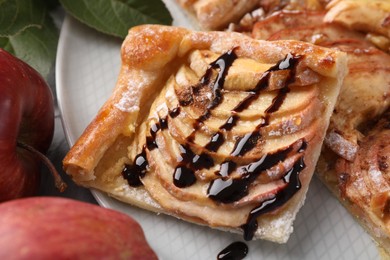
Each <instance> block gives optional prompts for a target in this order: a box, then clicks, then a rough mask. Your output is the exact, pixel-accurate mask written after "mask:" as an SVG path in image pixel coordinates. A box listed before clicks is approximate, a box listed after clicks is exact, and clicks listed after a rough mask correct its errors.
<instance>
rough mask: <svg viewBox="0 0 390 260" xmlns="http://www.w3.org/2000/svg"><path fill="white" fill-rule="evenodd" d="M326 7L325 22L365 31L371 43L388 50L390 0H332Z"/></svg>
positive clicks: (389, 48) (389, 42) (389, 41)
mask: <svg viewBox="0 0 390 260" xmlns="http://www.w3.org/2000/svg"><path fill="white" fill-rule="evenodd" d="M326 8H327V13H326V16H325V18H324V21H325V22H331V23H340V24H342V25H344V26H345V27H347V28H349V29H351V30H355V31H361V32H365V33H367V37H368V39H369V40H370V41H371V42H372V43H374V44H375V45H376V46H377V47H379V48H381V49H382V50H385V51H387V52H390V1H388V0H359V1H356V0H333V1H331V2H330V3H329V5H328V6H327V7H326Z"/></svg>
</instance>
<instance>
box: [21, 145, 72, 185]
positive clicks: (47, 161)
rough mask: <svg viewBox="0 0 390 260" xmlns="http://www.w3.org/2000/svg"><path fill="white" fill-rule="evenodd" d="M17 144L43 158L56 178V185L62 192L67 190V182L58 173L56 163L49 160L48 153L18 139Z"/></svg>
mask: <svg viewBox="0 0 390 260" xmlns="http://www.w3.org/2000/svg"><path fill="white" fill-rule="evenodd" d="M17 145H18V146H19V147H20V148H23V149H25V150H27V151H29V152H31V153H33V154H35V155H36V156H38V157H39V159H41V161H42V162H43V163H44V164H45V165H46V167H47V168H48V169H49V171H50V173H51V174H52V175H53V178H54V182H55V186H56V188H57V189H58V190H59V191H60V192H63V191H65V189H66V187H67V185H66V183H65V182H64V181H63V180H62V178H61V175H60V174H59V173H58V171H57V170H56V168H55V167H54V165H53V164H52V162H51V161H50V160H49V158H47V157H46V155H44V154H43V153H41V152H40V151H38V150H37V149H35V148H34V147H32V146H30V145H28V144H25V143H23V142H20V141H17Z"/></svg>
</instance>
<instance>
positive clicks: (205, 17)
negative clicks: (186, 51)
mask: <svg viewBox="0 0 390 260" xmlns="http://www.w3.org/2000/svg"><path fill="white" fill-rule="evenodd" d="M175 1H177V2H178V3H179V4H180V6H181V7H182V8H183V9H184V11H185V12H186V13H187V14H188V15H189V17H190V18H191V19H192V21H193V24H194V26H195V28H197V29H202V30H222V29H224V28H226V26H227V25H228V24H229V23H232V22H236V21H238V20H239V19H240V18H241V17H242V16H243V15H244V14H245V13H247V12H249V11H251V10H253V9H254V8H255V7H256V5H257V4H258V2H259V0H246V1H235V0H175Z"/></svg>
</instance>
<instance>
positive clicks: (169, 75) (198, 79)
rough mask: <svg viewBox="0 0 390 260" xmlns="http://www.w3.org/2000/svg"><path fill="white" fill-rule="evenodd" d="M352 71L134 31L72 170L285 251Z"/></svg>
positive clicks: (309, 53)
mask: <svg viewBox="0 0 390 260" xmlns="http://www.w3.org/2000/svg"><path fill="white" fill-rule="evenodd" d="M346 62H347V61H346V55H345V54H344V53H342V52H339V51H337V50H331V49H328V48H322V47H318V46H315V45H312V44H309V43H304V42H298V41H275V42H266V41H259V40H254V39H252V38H250V37H245V36H243V35H241V34H238V33H228V32H196V31H190V30H187V29H183V28H176V27H165V26H153V25H145V26H140V27H135V28H133V29H131V30H130V31H129V34H128V36H127V38H126V40H125V41H124V43H123V45H122V67H121V71H120V75H119V78H118V82H117V85H116V87H115V89H114V91H113V93H112V95H111V97H110V98H109V99H108V100H107V102H106V103H105V105H104V106H103V107H102V108H101V110H100V111H99V112H98V114H97V116H96V118H95V119H94V120H93V121H92V122H91V123H90V125H89V126H88V127H87V129H86V130H85V132H84V133H83V134H82V136H81V137H80V138H79V139H78V141H77V142H76V144H75V145H74V146H73V147H72V148H71V150H70V151H69V153H68V154H67V156H66V157H65V159H64V161H63V163H64V169H65V171H66V172H67V173H68V174H69V175H71V176H72V178H73V180H74V181H75V182H76V183H78V184H80V185H83V186H86V187H93V188H96V189H99V190H102V191H104V192H106V193H108V194H109V195H110V196H113V197H115V198H117V199H119V200H121V201H124V202H126V203H129V204H132V205H136V206H138V207H141V208H145V209H148V210H151V211H155V212H163V213H166V214H169V215H172V216H176V217H178V218H181V219H184V220H187V221H190V222H194V223H198V224H203V225H207V226H210V227H212V228H217V229H222V230H229V231H234V232H240V233H243V234H244V238H245V239H247V240H250V239H257V238H262V239H268V240H271V241H275V242H279V243H283V242H286V241H287V239H288V237H289V235H290V233H291V232H292V230H293V228H292V223H293V221H294V219H295V215H296V213H297V211H298V210H299V208H300V207H301V206H302V204H303V203H304V199H305V195H306V191H307V189H308V185H309V182H310V179H311V177H312V174H313V171H314V168H315V165H316V162H317V159H318V156H319V153H320V150H321V145H322V142H323V139H324V136H325V132H326V129H327V127H328V124H329V118H330V116H331V114H332V111H333V108H334V104H335V102H336V99H337V96H338V94H339V90H340V86H341V84H342V82H343V79H344V76H345V74H346Z"/></svg>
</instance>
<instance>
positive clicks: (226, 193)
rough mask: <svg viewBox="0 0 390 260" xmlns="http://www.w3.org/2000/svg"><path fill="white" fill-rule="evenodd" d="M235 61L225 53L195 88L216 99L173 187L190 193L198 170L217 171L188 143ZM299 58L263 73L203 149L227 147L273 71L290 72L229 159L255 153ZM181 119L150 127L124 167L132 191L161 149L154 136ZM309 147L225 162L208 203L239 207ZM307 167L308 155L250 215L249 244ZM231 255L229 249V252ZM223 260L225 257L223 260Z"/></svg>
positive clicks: (219, 97)
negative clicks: (265, 178)
mask: <svg viewBox="0 0 390 260" xmlns="http://www.w3.org/2000/svg"><path fill="white" fill-rule="evenodd" d="M235 59H237V55H236V54H235V52H234V49H232V50H230V51H228V52H226V53H224V54H222V55H221V56H220V57H219V58H217V59H216V60H215V61H214V62H212V63H211V64H210V65H209V67H208V68H207V70H206V72H205V74H204V75H203V77H202V78H201V80H200V81H199V84H198V85H197V86H194V87H193V93H194V94H197V93H198V92H199V91H200V89H201V88H202V87H205V86H209V87H211V93H212V100H211V101H210V102H209V103H208V105H207V108H206V110H205V112H203V114H202V115H201V116H200V117H198V118H197V119H196V120H195V121H194V123H193V129H194V130H193V132H192V133H191V134H190V135H189V136H188V137H187V138H186V144H180V145H179V149H180V156H179V157H178V158H177V162H178V165H177V167H176V168H175V170H174V173H173V183H174V185H176V186H177V187H179V188H186V187H189V186H191V185H193V184H194V183H195V182H196V176H195V171H197V170H201V169H210V168H211V167H212V166H214V161H213V159H212V157H210V156H209V155H208V154H207V153H205V152H203V153H201V154H196V153H194V152H193V151H192V150H191V148H190V146H189V143H192V142H194V139H195V134H196V132H197V131H198V130H199V129H200V127H201V126H202V125H203V124H204V121H205V120H207V119H208V118H209V117H210V116H211V111H212V109H214V108H215V107H217V106H218V105H219V104H220V103H221V102H222V101H223V86H224V82H225V78H226V75H227V74H228V70H229V68H230V67H231V66H232V64H233V62H234V61H235ZM300 59H301V56H294V55H292V54H288V55H287V56H286V57H285V58H284V59H283V60H281V61H279V62H278V63H277V64H276V65H275V66H272V67H271V68H269V69H268V70H267V71H265V72H264V73H263V75H262V77H261V79H260V80H259V82H258V84H256V86H255V87H254V88H253V89H251V90H250V91H248V95H247V96H246V97H245V98H244V99H243V100H242V101H241V102H240V103H239V104H238V105H237V106H236V107H235V108H234V109H233V110H232V114H231V116H230V117H229V118H228V119H227V120H226V122H225V123H224V124H223V125H222V126H220V128H219V130H218V131H217V132H216V133H214V134H213V135H212V137H211V139H210V141H209V142H208V143H207V144H206V145H205V147H204V148H205V149H207V150H208V151H210V152H216V151H217V150H218V149H219V148H220V146H221V145H223V144H224V142H225V136H224V134H225V132H226V131H229V130H231V129H232V128H233V127H234V126H236V124H237V122H238V120H239V119H240V118H239V115H238V114H237V113H239V112H242V111H244V110H245V109H247V108H248V107H249V106H250V105H251V104H252V102H253V101H255V100H256V99H257V98H258V97H259V95H260V94H261V91H263V90H266V89H267V88H268V86H269V81H270V77H271V75H272V72H273V71H278V70H289V74H288V76H287V79H286V80H285V85H284V87H282V88H281V89H279V91H278V93H277V95H276V96H275V97H274V99H273V100H272V103H271V105H270V106H269V107H268V108H267V109H266V110H265V111H264V112H265V117H264V122H262V123H261V124H259V125H258V126H257V127H256V128H255V130H254V131H252V132H250V133H247V134H245V135H244V136H241V137H239V138H238V139H237V141H236V143H235V146H234V148H233V150H232V152H231V156H233V157H239V156H244V155H245V154H246V153H248V152H250V151H252V150H253V148H255V147H256V145H257V144H258V142H259V140H260V139H261V138H262V136H261V128H262V127H264V126H267V125H268V124H269V119H270V115H271V114H272V113H275V112H276V111H278V110H279V109H280V107H281V106H282V105H283V102H284V100H285V98H286V96H287V94H288V93H289V91H290V89H289V85H290V84H291V83H293V82H294V80H295V70H296V67H297V65H298V64H299V61H300ZM214 70H217V76H216V77H215V79H214V80H213V82H211V77H212V75H213V71H214ZM191 103H192V102H188V103H183V102H182V103H180V105H181V106H188V105H190V104H191ZM179 114H180V107H179V106H178V107H176V108H174V109H172V110H170V111H169V112H168V115H167V117H165V118H162V119H160V120H159V122H158V123H156V124H154V125H152V126H151V128H150V135H149V136H147V138H146V144H145V145H144V147H143V149H142V151H141V153H140V154H138V155H137V156H136V157H135V159H134V162H133V164H131V165H128V164H126V165H125V167H124V169H123V171H122V175H123V177H124V178H125V179H126V180H127V181H128V183H129V185H130V186H134V187H136V186H139V185H142V182H141V178H142V177H143V176H145V174H146V172H147V171H148V169H149V165H148V162H147V158H146V150H149V151H151V150H153V149H155V148H157V147H158V145H157V143H156V134H157V132H158V131H163V130H165V129H167V128H168V122H167V121H168V117H170V118H175V117H177V116H178V115H179ZM297 142H301V144H302V145H301V146H300V147H299V149H296V148H294V147H296V143H297ZM306 146H307V143H306V142H305V140H298V141H296V142H295V143H293V144H291V145H289V146H287V147H285V148H282V149H279V150H278V151H275V152H272V153H268V154H264V155H263V156H262V157H261V158H259V159H257V160H255V161H253V162H251V163H249V164H247V165H237V164H236V163H235V162H234V161H232V160H226V161H224V162H223V163H221V165H220V169H219V170H218V171H217V172H215V174H216V175H217V176H218V178H217V179H214V180H213V181H212V182H211V183H210V185H209V187H208V190H207V195H208V197H209V198H210V199H212V200H214V201H216V202H219V203H232V202H236V201H238V200H240V199H242V198H243V197H245V196H246V195H248V192H249V191H248V189H249V186H250V185H251V184H252V183H253V182H254V181H255V180H256V179H257V178H258V177H259V175H260V174H262V173H263V172H265V171H266V170H267V169H270V168H272V167H273V166H275V165H277V164H278V163H280V162H283V161H284V160H285V159H286V158H287V157H288V156H290V155H291V154H293V153H302V152H303V151H305V149H306ZM304 168H305V163H304V156H303V155H302V156H301V157H300V159H299V160H298V161H297V162H296V163H295V164H294V166H293V167H292V168H291V169H290V170H288V171H287V173H286V174H285V176H284V177H283V181H284V182H285V184H286V185H285V186H284V188H281V190H279V191H278V192H277V193H276V194H275V195H274V196H273V197H272V198H270V199H268V200H266V201H263V202H262V203H261V204H260V205H259V206H257V207H255V208H254V209H253V210H252V211H251V212H250V214H249V216H248V219H247V223H246V224H244V225H242V227H241V228H242V229H243V231H244V238H245V240H251V239H252V238H253V236H254V233H255V231H256V230H257V227H258V224H257V217H258V216H260V215H262V214H265V213H267V212H270V211H272V210H274V209H276V208H278V207H280V206H282V205H283V204H284V203H286V202H287V201H288V200H289V199H290V198H291V197H292V196H293V195H294V194H295V193H296V192H297V191H298V190H299V189H300V187H301V184H300V180H299V173H300V172H301V171H302V170H303V169H304ZM234 171H237V173H239V174H240V176H239V177H235V178H231V177H230V174H231V173H232V172H234ZM227 250H228V251H229V250H230V249H229V248H228V249H227ZM219 259H224V258H219Z"/></svg>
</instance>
